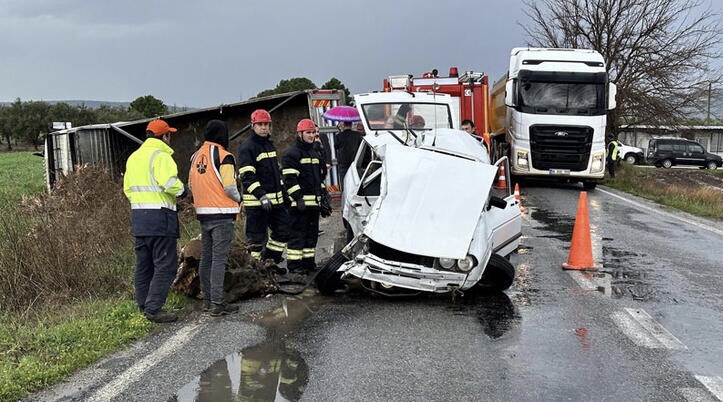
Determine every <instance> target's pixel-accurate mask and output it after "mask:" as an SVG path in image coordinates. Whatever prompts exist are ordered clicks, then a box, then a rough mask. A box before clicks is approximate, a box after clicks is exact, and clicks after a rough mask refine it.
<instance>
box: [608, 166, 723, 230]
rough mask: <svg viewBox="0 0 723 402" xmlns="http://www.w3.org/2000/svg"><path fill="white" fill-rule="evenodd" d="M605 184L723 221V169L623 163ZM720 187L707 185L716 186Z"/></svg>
mask: <svg viewBox="0 0 723 402" xmlns="http://www.w3.org/2000/svg"><path fill="white" fill-rule="evenodd" d="M615 173H616V174H615V179H610V178H608V179H606V180H605V183H604V184H605V185H606V186H608V187H612V188H615V189H618V190H621V191H624V192H627V193H630V194H634V195H637V196H640V197H643V198H647V199H650V200H653V201H655V202H657V203H660V204H662V205H667V206H669V207H673V208H676V209H679V210H681V211H685V212H688V213H691V214H694V215H698V216H703V217H706V218H714V219H723V170H721V169H716V170H714V171H710V170H687V169H686V170H679V169H655V168H649V167H641V166H634V165H630V164H627V163H623V164H622V165H621V166H619V167H618V168H617V169H616V172H615ZM716 182H718V183H719V184H718V186H717V187H716V186H714V185H705V183H716Z"/></svg>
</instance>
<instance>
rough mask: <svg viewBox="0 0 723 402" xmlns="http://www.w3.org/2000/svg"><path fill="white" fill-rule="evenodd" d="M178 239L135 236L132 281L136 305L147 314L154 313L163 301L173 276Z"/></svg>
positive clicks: (176, 268) (175, 267)
mask: <svg viewBox="0 0 723 402" xmlns="http://www.w3.org/2000/svg"><path fill="white" fill-rule="evenodd" d="M177 243H178V239H176V238H175V237H166V236H142V237H136V243H135V246H134V249H135V251H136V269H135V272H134V275H133V276H134V284H135V290H136V304H138V308H139V309H140V310H141V311H143V312H145V313H148V314H155V313H157V312H158V311H160V310H161V308H162V307H163V305H164V304H165V303H166V297H168V290H169V289H170V287H171V284H172V283H173V280H174V279H175V278H176V271H177V270H178V256H177V255H176V244H177Z"/></svg>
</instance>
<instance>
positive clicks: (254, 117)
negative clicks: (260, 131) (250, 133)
mask: <svg viewBox="0 0 723 402" xmlns="http://www.w3.org/2000/svg"><path fill="white" fill-rule="evenodd" d="M254 123H271V115H270V114H269V112H267V111H265V110H264V109H256V110H254V112H253V113H251V124H254Z"/></svg>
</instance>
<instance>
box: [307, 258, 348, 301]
mask: <svg viewBox="0 0 723 402" xmlns="http://www.w3.org/2000/svg"><path fill="white" fill-rule="evenodd" d="M347 261H349V259H348V258H346V257H345V256H344V254H342V253H336V254H334V255H333V256H331V258H329V261H327V262H326V264H324V266H323V267H321V270H320V271H319V273H318V274H316V278H314V282H315V283H316V288H317V289H319V293H321V294H323V295H330V294H333V293H334V291H335V290H337V289H339V288H341V284H342V280H341V273H340V272H337V270H338V269H339V267H341V265H342V264H344V263H345V262H347Z"/></svg>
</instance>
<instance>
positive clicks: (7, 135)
mask: <svg viewBox="0 0 723 402" xmlns="http://www.w3.org/2000/svg"><path fill="white" fill-rule="evenodd" d="M10 116H11V110H10V107H9V106H4V105H0V137H2V138H3V139H4V140H5V142H6V143H7V149H8V151H12V149H13V145H12V142H11V140H12V138H13V130H12V124H11V121H10Z"/></svg>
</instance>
